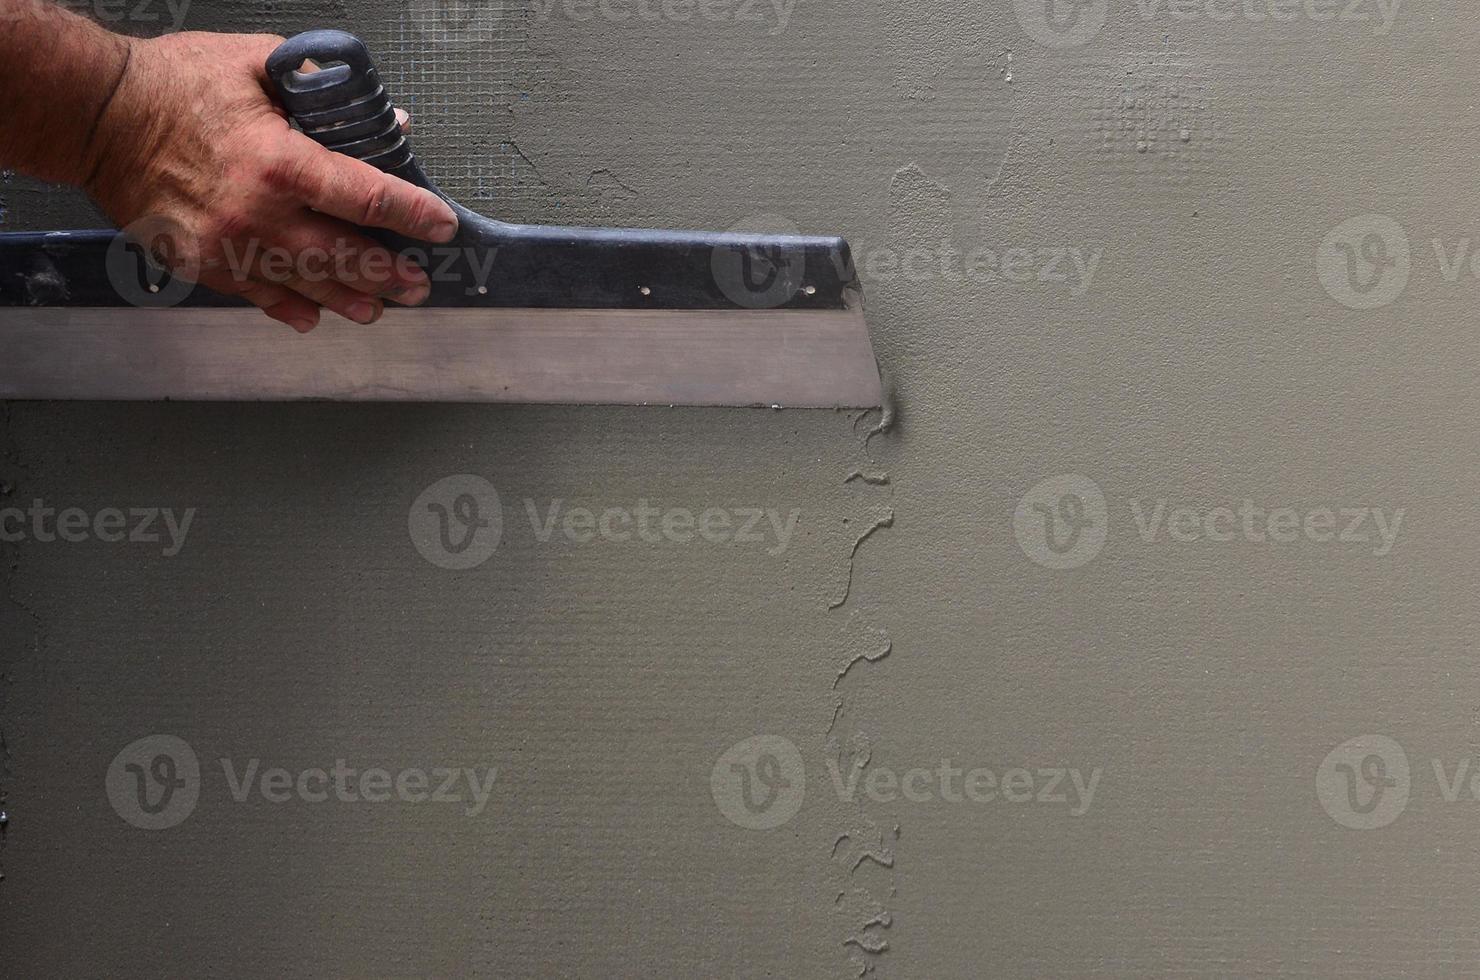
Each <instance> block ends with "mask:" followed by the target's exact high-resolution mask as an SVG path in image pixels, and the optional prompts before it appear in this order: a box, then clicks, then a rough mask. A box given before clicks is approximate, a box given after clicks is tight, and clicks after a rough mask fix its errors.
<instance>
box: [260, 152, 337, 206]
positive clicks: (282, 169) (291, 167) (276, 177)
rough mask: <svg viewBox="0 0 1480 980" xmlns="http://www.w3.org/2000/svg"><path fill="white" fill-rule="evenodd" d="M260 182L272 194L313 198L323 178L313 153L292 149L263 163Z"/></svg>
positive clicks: (320, 186) (319, 188) (320, 188)
mask: <svg viewBox="0 0 1480 980" xmlns="http://www.w3.org/2000/svg"><path fill="white" fill-rule="evenodd" d="M262 183H263V184H264V185H265V186H266V188H267V190H269V191H270V192H272V193H274V194H284V195H294V196H298V197H303V198H313V197H317V196H318V194H319V192H320V191H321V190H322V188H323V184H324V178H323V173H322V171H321V169H320V167H319V165H318V163H317V162H316V161H315V160H314V156H313V154H311V153H301V152H298V151H296V150H293V151H288V152H284V153H279V154H277V155H275V156H273V157H271V158H269V159H268V160H267V161H266V162H265V163H264V164H263V166H262Z"/></svg>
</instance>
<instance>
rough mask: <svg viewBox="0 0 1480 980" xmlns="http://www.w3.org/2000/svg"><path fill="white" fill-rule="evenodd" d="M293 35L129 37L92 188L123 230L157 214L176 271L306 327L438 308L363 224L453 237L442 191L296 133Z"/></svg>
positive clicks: (93, 154)
mask: <svg viewBox="0 0 1480 980" xmlns="http://www.w3.org/2000/svg"><path fill="white" fill-rule="evenodd" d="M282 40H283V39H282V38H280V37H275V36H272V35H257V34H205V33H184V34H172V35H166V36H164V37H160V38H155V39H149V40H129V41H128V44H129V45H130V50H129V56H128V62H127V67H126V68H125V69H124V71H123V75H122V78H121V81H120V82H119V84H118V86H117V88H116V90H115V92H114V95H113V97H112V99H111V100H110V101H109V103H108V104H107V106H106V107H105V108H104V110H103V112H102V114H101V116H100V117H99V121H98V124H97V126H96V129H95V132H94V135H93V138H92V140H91V141H90V144H89V153H88V156H89V157H90V159H91V161H92V173H91V175H90V176H88V177H87V178H86V179H85V180H84V182H83V184H84V187H85V188H86V189H87V191H88V193H89V194H90V195H91V196H92V197H93V198H94V199H95V200H96V201H97V202H98V204H99V206H101V207H102V209H103V210H104V211H105V212H106V213H107V214H108V216H109V217H110V218H112V219H113V220H114V221H116V222H117V223H118V225H119V227H126V226H128V225H130V224H132V223H133V222H136V221H139V220H140V219H149V220H150V221H151V222H152V223H153V227H154V228H156V229H166V233H165V235H164V238H165V239H166V243H165V244H164V246H163V247H160V248H156V249H155V252H156V254H158V253H161V252H162V253H164V254H158V257H159V258H160V259H161V260H163V261H164V262H165V264H166V265H168V266H169V267H170V268H171V269H172V270H174V271H176V272H178V273H180V274H182V275H183V276H184V277H185V278H190V279H194V280H196V281H198V282H200V283H201V284H203V285H205V286H207V287H209V288H210V289H213V290H215V291H216V292H219V293H224V294H227V295H232V296H241V297H243V298H245V299H246V300H247V301H248V302H250V303H252V304H254V305H256V306H259V307H261V308H262V309H263V311H264V312H266V313H267V315H268V316H270V317H272V318H273V319H275V320H281V321H282V322H284V323H287V324H289V325H290V326H292V327H293V328H294V329H295V330H298V331H300V332H307V331H309V330H312V329H313V328H314V326H316V325H317V324H318V321H319V309H320V307H324V308H327V309H329V310H332V311H333V312H335V313H337V314H339V315H340V316H343V317H346V318H347V319H350V320H354V321H355V322H357V323H373V322H374V321H375V320H376V319H378V318H379V317H380V315H381V313H382V312H383V302H384V300H386V299H392V300H394V301H396V302H398V303H401V304H404V305H412V306H414V305H416V304H418V303H421V302H423V301H424V300H425V299H426V298H427V295H428V294H429V292H430V290H431V284H430V281H429V280H428V278H427V275H426V273H425V272H424V271H423V270H422V269H420V268H418V267H417V266H416V264H415V263H413V262H411V261H410V260H409V259H405V258H403V257H402V256H399V255H392V254H391V253H390V252H389V251H388V250H387V249H385V248H384V247H382V246H380V245H378V244H377V243H375V242H374V241H372V240H370V239H369V238H367V237H365V236H364V235H363V234H361V233H360V232H359V231H357V230H356V229H355V228H354V227H353V226H354V225H363V226H367V227H372V228H385V229H390V230H392V231H396V232H399V233H401V234H403V235H406V236H408V237H410V238H417V239H422V240H425V241H430V242H446V241H448V240H449V239H450V238H452V236H453V235H454V234H455V232H456V229H457V216H456V215H455V214H454V213H453V211H452V209H451V208H450V207H448V205H447V203H446V202H445V201H443V200H442V199H441V198H439V197H437V195H435V194H433V193H432V192H431V191H428V190H425V189H424V188H420V187H416V186H414V185H412V184H409V183H407V182H406V181H403V180H401V179H399V178H397V177H393V176H391V175H389V174H385V173H382V172H381V171H379V170H377V169H376V168H374V167H372V166H370V165H369V164H367V163H363V162H361V161H359V160H355V159H353V158H351V157H347V156H343V155H341V154H337V153H333V152H331V151H329V150H327V149H325V148H323V147H322V146H320V145H319V144H317V143H315V142H314V141H313V140H311V139H309V138H308V137H307V136H304V135H303V134H302V133H299V132H297V131H296V130H294V129H292V127H290V126H289V125H288V121H287V117H286V115H285V114H284V112H283V110H282V108H281V107H279V106H278V105H277V103H276V102H275V101H274V99H273V96H272V94H271V83H270V82H269V81H268V79H267V76H266V73H265V69H264V65H265V63H266V61H267V56H268V55H269V54H270V53H271V52H272V51H273V49H275V48H276V47H277V46H278V45H279V44H281V43H282ZM403 121H404V119H403Z"/></svg>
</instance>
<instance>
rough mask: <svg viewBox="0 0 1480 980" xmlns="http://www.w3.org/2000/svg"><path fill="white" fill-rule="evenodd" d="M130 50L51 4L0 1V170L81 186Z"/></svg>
mask: <svg viewBox="0 0 1480 980" xmlns="http://www.w3.org/2000/svg"><path fill="white" fill-rule="evenodd" d="M133 43H134V42H132V41H131V40H130V39H129V38H126V37H122V36H120V35H117V34H113V33H111V32H109V31H107V30H104V29H103V28H102V27H100V26H98V25H97V24H94V23H93V22H92V21H90V20H87V19H86V18H84V17H79V16H78V15H76V14H73V13H71V12H70V11H67V10H63V9H62V8H60V7H58V6H55V5H54V4H52V3H50V2H49V0H0V96H3V97H4V100H5V105H6V116H7V119H6V123H5V125H4V126H0V166H3V167H7V168H12V169H15V170H20V171H22V172H23V173H27V174H30V175H32V176H35V177H40V178H42V179H44V180H53V181H58V182H61V183H68V184H78V185H81V184H83V183H85V182H86V181H87V180H88V178H89V177H90V175H91V174H92V172H93V171H94V169H95V168H96V167H97V165H98V161H99V151H98V148H97V147H96V146H95V145H94V144H95V143H96V140H95V139H94V136H95V134H96V131H97V126H98V121H99V119H100V118H101V117H102V115H103V112H104V110H105V109H106V108H107V106H108V103H109V101H110V99H111V98H112V96H113V94H114V92H115V91H116V90H117V88H118V85H119V82H120V80H121V79H122V78H123V74H124V69H125V67H126V66H127V64H128V61H129V54H130V49H131V45H132V44H133Z"/></svg>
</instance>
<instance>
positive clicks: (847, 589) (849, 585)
mask: <svg viewBox="0 0 1480 980" xmlns="http://www.w3.org/2000/svg"><path fill="white" fill-rule="evenodd" d="M893 526H894V508H893V507H891V508H889V512H888V513H887V514H885V515H884V516H883V517H880V518H878V519H876V520H875V521H874V522H873V524H871V525H869V528H868V530H866V531H864V532H863V533H862V534H860V535H859V536H858V537H857V538H856V539H855V540H854V542H853V547H852V548H851V549H849V551H848V577H847V579H846V580H845V581H844V583H843V594H842V595H840V596H838V598H836V599H834V600H833V601H832V602H831V603H829V604H828V607H827V608H829V609H838V608H841V607H842V606H843V605H844V604H845V603H847V601H848V597H849V596H850V595H851V594H852V592H853V566H854V564H855V563H856V561H857V558H858V549H859V548H860V547H862V545H863V543H864V542H865V541H867V540H868V539H869V537H870V536H872V535H873V533H874V532H875V531H877V530H879V529H880V528H885V527H893Z"/></svg>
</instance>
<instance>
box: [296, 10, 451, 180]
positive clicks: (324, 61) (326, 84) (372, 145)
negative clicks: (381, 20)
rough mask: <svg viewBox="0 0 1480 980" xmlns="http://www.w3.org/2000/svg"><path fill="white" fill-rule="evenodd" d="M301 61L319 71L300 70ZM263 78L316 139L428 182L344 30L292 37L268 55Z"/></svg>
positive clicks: (366, 55)
mask: <svg viewBox="0 0 1480 980" xmlns="http://www.w3.org/2000/svg"><path fill="white" fill-rule="evenodd" d="M305 61H313V62H315V63H316V64H318V65H319V67H320V70H319V71H309V72H305V71H300V70H299V69H300V68H302V67H303V63H304V62H305ZM267 77H268V78H270V79H272V83H273V86H274V87H275V88H276V89H277V93H278V98H279V99H281V100H282V103H283V107H284V108H286V109H287V110H288V113H289V115H291V116H292V117H293V120H294V121H295V122H296V123H298V126H299V128H300V129H302V130H303V132H304V133H305V134H307V135H308V136H310V137H312V138H313V139H314V140H315V141H316V142H318V143H319V144H321V145H322V146H325V147H328V148H329V149H331V150H333V151H334V152H335V153H343V154H345V155H347V156H352V157H354V158H355V159H357V160H363V161H365V162H366V163H368V164H370V165H372V166H374V167H377V168H379V169H381V170H384V171H385V172H386V173H390V174H395V175H396V176H397V177H401V178H402V179H404V180H409V181H411V182H412V183H414V184H417V185H420V186H422V187H429V186H430V184H429V182H428V181H427V179H426V175H425V174H423V173H422V172H421V167H420V166H419V165H418V164H417V163H416V157H415V156H414V155H413V154H412V152H411V144H410V143H408V142H407V141H406V136H405V134H403V133H402V132H401V127H400V124H399V123H397V122H396V108H395V106H394V105H393V104H392V103H391V97H390V95H388V94H387V93H386V90H385V86H384V85H382V84H381V82H380V74H379V72H377V71H376V70H375V62H374V61H372V60H371V58H370V49H369V48H367V47H366V46H365V42H364V41H361V40H360V39H359V38H357V37H355V36H354V35H353V34H347V33H345V32H344V31H307V32H305V33H303V34H298V35H295V36H293V37H290V38H289V39H288V40H286V41H284V42H283V43H282V44H280V45H279V46H278V47H277V50H275V51H273V53H272V54H271V55H269V56H268V58H267Z"/></svg>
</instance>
